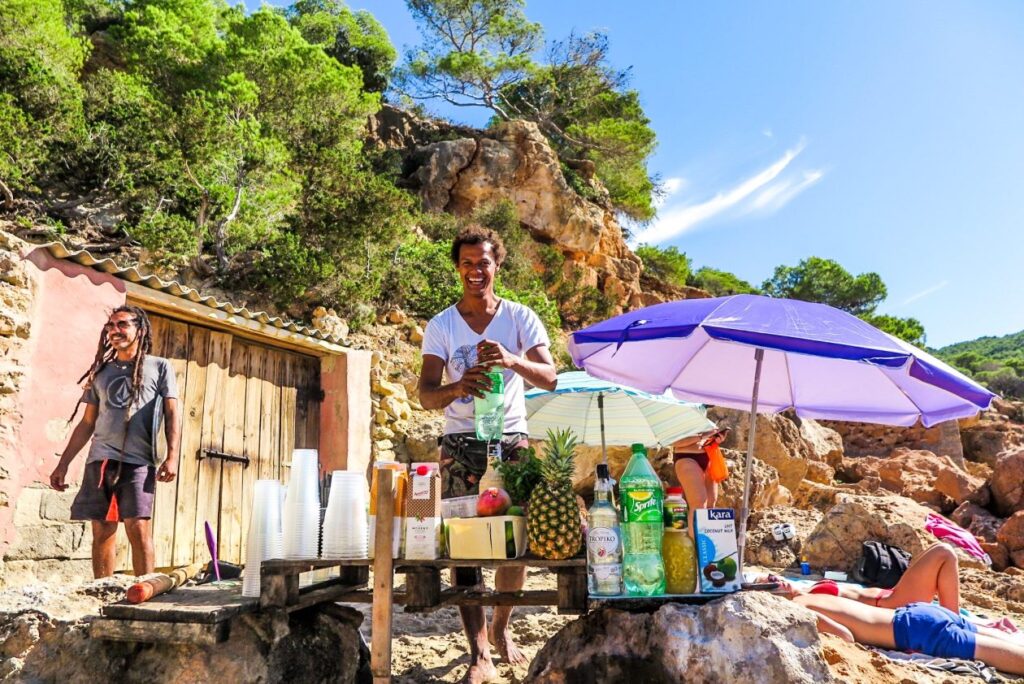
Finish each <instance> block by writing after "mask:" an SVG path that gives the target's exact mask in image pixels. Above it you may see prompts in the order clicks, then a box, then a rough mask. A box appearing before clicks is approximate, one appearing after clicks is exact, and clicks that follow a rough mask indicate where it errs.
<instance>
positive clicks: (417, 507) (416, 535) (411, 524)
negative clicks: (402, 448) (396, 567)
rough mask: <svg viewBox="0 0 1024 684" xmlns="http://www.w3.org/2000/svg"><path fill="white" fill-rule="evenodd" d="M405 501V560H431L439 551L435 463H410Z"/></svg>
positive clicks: (438, 474)
mask: <svg viewBox="0 0 1024 684" xmlns="http://www.w3.org/2000/svg"><path fill="white" fill-rule="evenodd" d="M411 470H412V478H411V482H410V485H409V491H408V495H407V497H406V501H405V554H404V557H405V558H410V559H417V560H432V559H434V558H437V557H438V556H440V552H441V472H440V470H438V464H437V463H413V464H412V466H411Z"/></svg>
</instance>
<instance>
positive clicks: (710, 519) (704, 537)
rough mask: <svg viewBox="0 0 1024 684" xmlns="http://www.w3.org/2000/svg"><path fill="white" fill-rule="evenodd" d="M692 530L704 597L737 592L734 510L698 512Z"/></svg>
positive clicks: (700, 509)
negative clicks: (705, 595) (710, 594)
mask: <svg viewBox="0 0 1024 684" xmlns="http://www.w3.org/2000/svg"><path fill="white" fill-rule="evenodd" d="M693 526H694V528H695V529H694V532H695V539H696V542H697V568H698V570H699V575H698V578H699V579H700V590H701V593H725V592H730V591H738V590H739V588H740V582H741V580H740V578H739V576H738V572H737V570H738V568H739V560H738V558H737V548H736V513H735V512H734V511H733V510H732V509H731V508H698V509H697V510H696V511H695V512H694V516H693Z"/></svg>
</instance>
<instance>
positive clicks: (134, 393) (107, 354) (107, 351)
mask: <svg viewBox="0 0 1024 684" xmlns="http://www.w3.org/2000/svg"><path fill="white" fill-rule="evenodd" d="M116 313H127V314H131V316H132V322H133V323H135V327H136V329H137V330H138V338H137V339H138V341H139V346H138V351H137V352H136V354H135V359H134V360H133V365H132V379H131V383H132V386H131V401H130V402H129V403H128V406H129V410H128V411H125V414H124V419H125V421H127V420H128V418H129V417H130V415H131V407H133V406H135V402H137V401H138V399H139V395H140V394H141V393H142V369H143V368H144V366H145V363H146V356H147V355H148V354H149V350H150V349H151V348H152V346H153V336H152V328H151V326H150V324H149V316H147V315H146V312H145V311H143V310H142V309H140V308H139V307H137V306H130V305H128V304H125V305H123V306H119V307H117V308H116V309H114V310H113V311H111V312H110V315H111V316H113V315H114V314H116ZM116 355H117V350H115V349H114V348H113V347H112V346H111V345H110V342H109V341H108V340H107V331H106V328H104V329H103V330H101V331H100V341H99V344H98V345H97V347H96V356H95V358H93V362H92V365H91V366H89V370H87V371H85V373H83V374H82V377H80V378H78V384H79V385H82V387H83V389H84V388H89V387H92V383H93V381H94V380H96V375H97V374H98V373H99V372H100V371H101V370H103V368H104V367H106V365H107V364H108V363H110V362H111V361H113V360H114V357H115V356H116ZM83 381H84V384H83ZM81 403H82V401H81V400H79V401H78V403H76V404H75V410H74V411H73V412H72V413H71V417H70V418H68V423H70V422H71V421H73V420H74V419H75V415H77V414H78V407H79V406H80V405H81Z"/></svg>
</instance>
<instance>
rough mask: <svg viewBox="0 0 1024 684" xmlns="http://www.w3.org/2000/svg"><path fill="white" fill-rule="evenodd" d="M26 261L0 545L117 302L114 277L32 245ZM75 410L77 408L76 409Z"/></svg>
mask: <svg viewBox="0 0 1024 684" xmlns="http://www.w3.org/2000/svg"><path fill="white" fill-rule="evenodd" d="M22 258H23V259H25V260H26V261H28V262H29V263H30V264H32V266H34V268H31V267H30V269H29V270H30V271H31V272H32V274H33V278H34V279H35V280H36V282H37V285H38V289H37V295H36V298H35V302H34V303H33V309H32V328H31V331H30V333H29V343H28V345H27V347H26V350H27V351H26V352H25V354H26V358H25V359H22V360H21V361H22V363H23V364H24V366H25V367H26V368H27V369H29V370H28V372H27V374H26V376H25V377H24V379H23V381H22V389H21V391H20V392H19V406H18V412H19V413H20V414H21V416H22V424H21V429H20V434H19V437H20V439H19V440H18V447H17V448H18V451H17V452H16V453H15V454H13V455H8V458H7V462H6V464H5V466H6V468H7V470H8V472H9V474H10V479H9V480H6V481H0V484H2V485H3V486H5V487H6V490H7V492H6V493H7V495H8V500H9V501H10V506H8V507H5V508H0V552H2V550H3V549H4V548H6V547H7V545H8V544H10V543H11V541H13V539H14V538H15V529H14V525H13V524H12V523H13V512H14V509H15V507H16V503H17V500H18V495H19V494H20V493H21V490H22V489H24V488H25V487H26V486H28V485H31V484H33V483H48V482H49V479H50V471H52V470H53V467H54V466H55V465H56V464H57V460H58V456H57V455H56V453H59V452H60V451H62V450H63V448H64V446H65V445H66V444H67V437H68V435H69V434H70V428H68V427H67V426H66V425H67V418H68V416H70V415H71V411H72V410H73V409H74V407H75V402H76V401H77V400H78V398H79V397H80V396H81V393H82V392H81V389H79V387H78V386H77V385H76V384H75V381H76V380H77V379H78V378H79V376H81V375H82V373H83V372H85V370H86V369H87V368H88V367H89V364H90V363H91V362H92V359H93V357H94V356H95V354H96V344H97V342H98V340H99V335H100V330H101V328H102V326H103V323H104V322H105V321H106V319H107V316H108V312H109V311H110V309H112V308H114V307H117V306H120V305H121V304H124V302H125V284H124V282H122V281H121V280H119V279H117V278H115V277H113V276H111V275H108V274H106V273H101V272H99V271H96V270H93V269H91V268H87V267H85V266H81V265H79V264H76V263H74V262H71V261H65V260H62V259H56V258H54V257H53V256H51V255H50V253H49V252H47V251H46V250H45V249H41V248H34V249H31V250H30V251H28V252H27V253H25V254H22ZM79 415H81V411H80V412H79ZM84 452H85V449H83V450H82V453H80V454H79V456H78V458H77V459H76V460H75V462H74V463H73V464H72V467H71V470H70V472H69V474H68V481H69V483H70V484H71V486H72V487H75V486H76V485H77V484H78V483H79V482H81V477H82V470H83V468H84V465H85V453H84Z"/></svg>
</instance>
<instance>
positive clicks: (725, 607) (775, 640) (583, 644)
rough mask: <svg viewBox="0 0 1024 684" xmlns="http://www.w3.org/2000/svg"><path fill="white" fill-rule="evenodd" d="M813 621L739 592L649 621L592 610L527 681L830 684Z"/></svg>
mask: <svg viewBox="0 0 1024 684" xmlns="http://www.w3.org/2000/svg"><path fill="white" fill-rule="evenodd" d="M816 623H817V621H816V619H815V617H814V614H813V613H811V612H810V611H808V610H806V609H804V608H802V607H800V606H798V605H796V604H794V603H792V602H790V601H787V600H785V599H782V598H779V597H776V596H771V595H769V594H766V593H762V592H742V593H739V594H733V595H730V596H727V597H725V598H722V599H721V600H718V601H714V602H712V603H709V604H707V605H705V606H700V607H698V606H685V605H676V604H670V605H666V606H663V607H661V608H660V609H659V610H658V611H657V612H655V613H651V614H643V613H641V614H631V613H626V612H623V611H618V610H610V609H604V610H598V611H594V612H592V613H590V614H589V615H586V616H584V617H582V618H580V619H579V620H576V621H574V622H571V623H569V624H568V625H566V626H565V627H563V628H562V630H561V631H559V632H558V633H557V634H555V636H554V637H552V639H551V640H550V641H548V643H547V645H545V646H544V648H543V649H541V651H540V652H539V653H538V654H537V656H536V657H535V658H534V659H533V662H532V663H531V665H530V671H529V673H528V674H527V680H528V681H531V682H537V683H538V684H555V683H558V684H562V683H564V682H625V681H632V682H651V683H656V682H684V681H687V682H761V683H764V684H770V683H772V682H778V683H779V684H782V683H784V682H785V683H787V684H789V683H791V682H807V684H811V683H812V682H813V683H815V684H817V683H819V682H835V681H837V680H836V679H835V677H834V676H833V675H832V672H831V671H830V669H829V665H828V662H826V660H825V657H824V653H823V650H822V642H821V637H820V636H819V635H818V629H817V626H816Z"/></svg>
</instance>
